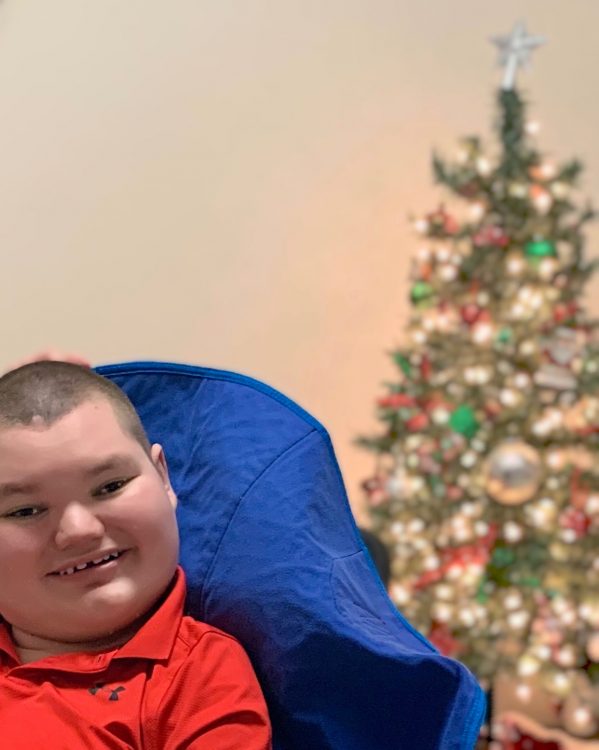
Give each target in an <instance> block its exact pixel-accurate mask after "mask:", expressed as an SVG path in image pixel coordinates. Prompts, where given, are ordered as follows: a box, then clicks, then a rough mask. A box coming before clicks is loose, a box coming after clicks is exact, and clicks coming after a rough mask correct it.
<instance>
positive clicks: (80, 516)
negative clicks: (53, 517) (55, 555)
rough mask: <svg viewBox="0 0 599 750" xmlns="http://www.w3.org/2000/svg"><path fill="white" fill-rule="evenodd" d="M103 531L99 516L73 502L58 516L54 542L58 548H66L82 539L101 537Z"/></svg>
mask: <svg viewBox="0 0 599 750" xmlns="http://www.w3.org/2000/svg"><path fill="white" fill-rule="evenodd" d="M104 532H105V529H104V524H103V523H102V521H100V519H99V518H97V517H96V516H95V515H94V514H93V513H90V511H89V510H87V508H85V507H83V506H82V505H79V504H77V503H73V504H71V505H69V506H68V507H67V508H66V509H65V511H64V513H63V514H62V516H61V518H60V523H59V525H58V528H57V530H56V537H55V543H56V546H57V547H58V548H59V549H66V548H68V547H70V546H72V545H73V544H78V543H80V542H82V541H87V540H94V539H101V538H102V537H103V536H104Z"/></svg>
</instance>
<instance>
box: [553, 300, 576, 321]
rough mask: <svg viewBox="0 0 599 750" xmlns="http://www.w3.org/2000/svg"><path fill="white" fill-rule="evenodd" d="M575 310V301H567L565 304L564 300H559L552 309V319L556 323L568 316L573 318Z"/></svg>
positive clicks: (566, 318) (567, 318)
mask: <svg viewBox="0 0 599 750" xmlns="http://www.w3.org/2000/svg"><path fill="white" fill-rule="evenodd" d="M577 312H578V305H577V304H576V302H568V303H567V304H566V303H564V302H560V304H559V305H556V306H555V310H554V311H553V319H554V320H555V322H556V323H563V322H564V321H566V320H569V319H570V318H575V317H576V313H577Z"/></svg>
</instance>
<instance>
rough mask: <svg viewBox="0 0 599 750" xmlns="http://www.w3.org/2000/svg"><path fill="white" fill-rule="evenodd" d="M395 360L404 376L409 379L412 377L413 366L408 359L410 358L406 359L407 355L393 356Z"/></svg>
mask: <svg viewBox="0 0 599 750" xmlns="http://www.w3.org/2000/svg"><path fill="white" fill-rule="evenodd" d="M393 359H394V360H395V362H396V363H397V364H398V365H399V367H400V369H401V371H402V372H403V374H404V375H405V376H406V377H407V378H409V377H410V375H411V374H412V364H411V362H410V360H409V359H408V357H406V355H405V354H395V355H394V356H393Z"/></svg>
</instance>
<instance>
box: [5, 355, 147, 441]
mask: <svg viewBox="0 0 599 750" xmlns="http://www.w3.org/2000/svg"><path fill="white" fill-rule="evenodd" d="M94 398H103V399H105V400H107V401H108V402H109V403H110V405H111V406H112V408H113V409H114V413H115V415H116V417H117V419H118V421H119V422H120V423H121V426H122V427H123V429H124V430H126V432H128V433H129V434H130V435H132V437H134V438H135V440H137V442H138V443H139V444H140V445H141V446H142V447H143V449H144V451H145V452H146V453H147V454H148V455H149V454H150V442H149V440H148V438H147V435H146V433H145V430H144V428H143V425H142V423H141V420H140V419H139V416H138V414H137V412H136V411H135V408H134V406H133V404H132V403H131V401H129V399H128V398H127V396H126V395H125V393H123V391H122V390H121V389H120V388H119V387H118V386H116V385H115V384H114V383H112V382H111V381H110V380H107V379H106V378H103V377H102V376H101V375H98V374H97V373H95V372H94V371H93V370H90V369H89V368H88V367H82V366H81V365H74V364H71V363H69V362H53V361H43V362H32V363H30V364H27V365H23V366H22V367H18V368H17V369H16V370H11V371H10V372H7V373H6V374H5V375H3V376H2V377H0V429H2V428H6V427H18V426H23V427H29V426H30V427H39V426H48V427H50V426H51V425H52V424H54V422H57V421H58V420H59V419H61V418H62V417H64V416H66V415H67V414H69V413H70V412H71V411H73V409H75V408H76V407H78V406H80V405H81V404H82V403H84V402H85V401H90V400H92V399H94Z"/></svg>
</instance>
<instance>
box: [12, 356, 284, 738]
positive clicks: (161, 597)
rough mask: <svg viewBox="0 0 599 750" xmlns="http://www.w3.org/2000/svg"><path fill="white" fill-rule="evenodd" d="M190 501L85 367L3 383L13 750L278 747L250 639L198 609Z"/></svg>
mask: <svg viewBox="0 0 599 750" xmlns="http://www.w3.org/2000/svg"><path fill="white" fill-rule="evenodd" d="M175 506H176V497H175V494H174V492H173V489H172V487H171V485H170V482H169V477H168V471H167V466H166V461H165V457H164V453H163V450H162V448H161V446H160V445H157V444H155V445H152V446H151V445H150V444H149V442H148V439H147V437H146V435H145V433H144V430H143V427H142V425H141V422H140V420H139V417H138V416H137V414H136V412H135V410H134V408H133V406H132V405H131V403H130V402H129V400H128V399H127V397H126V396H125V394H124V393H123V392H122V391H121V390H120V389H119V388H117V387H116V386H115V385H114V384H113V383H111V382H110V381H108V380H106V379H104V378H102V377H100V376H99V375H97V374H95V373H94V372H92V371H91V370H89V369H87V368H86V367H84V366H80V365H75V364H71V363H65V362H52V361H43V362H34V363H31V364H26V365H24V366H22V367H20V368H18V369H16V370H12V371H11V372H9V373H7V374H6V375H4V376H3V377H1V378H0V616H1V617H0V736H1V737H2V746H3V747H6V748H7V749H8V748H10V750H39V748H51V749H52V750H59V749H60V750H62V748H64V749H65V750H66V749H67V748H68V749H69V750H75V749H77V750H78V749H79V748H81V749H83V748H85V749H86V750H125V749H129V750H132V749H135V750H137V748H144V750H269V749H270V747H271V734H270V726H269V721H268V716H267V711H266V706H265V703H264V699H263V696H262V693H261V691H260V688H259V686H258V683H257V680H256V677H255V675H254V673H253V671H252V668H251V665H250V663H249V660H248V658H247V656H246V655H245V653H244V652H243V650H242V648H241V646H240V645H239V644H238V643H237V642H236V641H235V640H234V639H233V638H232V637H230V636H228V635H226V634H225V633H223V632H222V631H219V630H217V629H216V628H213V627H210V626H208V625H206V624H203V623H200V622H197V621H195V620H192V619H191V618H190V617H186V616H183V606H184V601H185V576H184V573H183V570H182V569H181V567H180V566H178V565H177V560H178V554H179V538H178V531H177V525H176V519H175Z"/></svg>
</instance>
